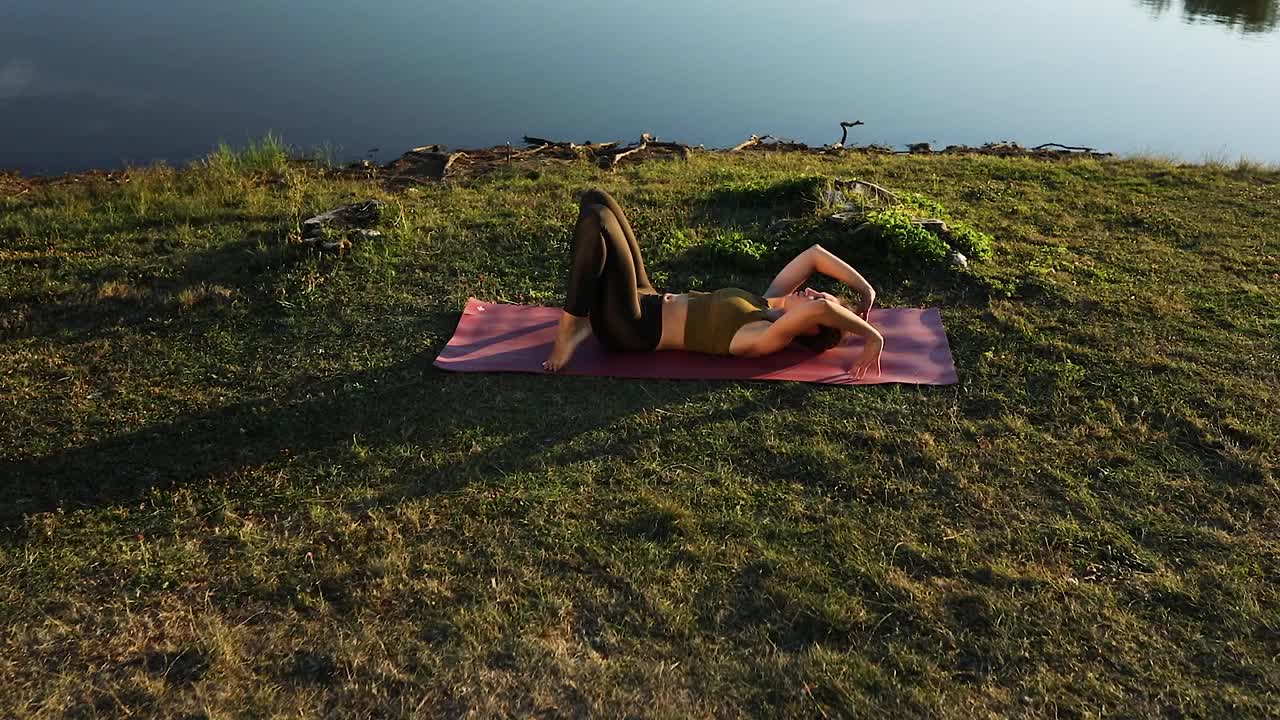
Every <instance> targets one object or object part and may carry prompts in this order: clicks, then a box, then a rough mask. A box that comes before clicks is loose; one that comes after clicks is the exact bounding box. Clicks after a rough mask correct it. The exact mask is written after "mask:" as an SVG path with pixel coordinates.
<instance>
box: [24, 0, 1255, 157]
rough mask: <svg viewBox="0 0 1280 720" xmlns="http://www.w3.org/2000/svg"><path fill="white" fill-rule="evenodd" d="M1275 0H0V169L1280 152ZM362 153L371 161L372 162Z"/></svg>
mask: <svg viewBox="0 0 1280 720" xmlns="http://www.w3.org/2000/svg"><path fill="white" fill-rule="evenodd" d="M1278 4H1280V0H1056V1H1050V0H1041V1H1040V2H1027V0H976V1H974V2H957V0H914V1H904V2H876V1H873V0H867V1H865V2H850V1H849V0H840V1H836V0H807V1H798V2H794V3H789V4H785V5H784V4H782V3H766V2H760V1H759V0H740V1H739V2H737V3H732V4H728V3H723V2H714V3H712V2H697V1H696V0H693V1H681V2H676V1H674V0H648V1H647V2H643V3H641V2H622V3H598V2H591V3H588V2H583V1H582V0H557V1H555V2H552V1H551V0H510V1H506V2H504V1H499V0H435V1H434V2H429V1H422V2H408V1H407V0H386V1H385V2H381V3H369V4H367V6H366V5H365V4H360V3H350V2H341V3H339V2H334V1H331V0H308V1H307V2H302V1H300V0H295V1H293V2H285V1H276V2H271V1H268V2H262V1H261V0H254V1H252V2H249V1H246V0H222V1H221V2H217V3H199V4H195V3H184V2H173V1H172V0H163V1H159V0H129V1H127V2H110V3H108V2H97V1H94V0H80V1H79V2H71V1H65V2H64V1H61V0H59V1H57V2H51V1H50V0H4V1H3V3H0V168H17V169H20V170H22V171H24V172H27V173H52V172H62V171H69V170H77V169H84V168H91V167H97V168H111V167H120V166H122V165H124V164H141V163H148V162H152V161H156V160H166V161H169V162H173V163H178V162H183V161H187V160H190V159H192V158H195V157H199V156H200V155H202V154H204V153H205V152H207V151H208V150H209V149H210V148H211V147H212V146H213V145H215V144H216V143H217V142H218V141H219V140H225V141H228V142H231V143H233V144H240V143H243V142H245V141H246V140H248V139H251V138H259V137H262V136H263V135H264V134H265V133H267V132H268V131H271V132H274V133H276V134H277V135H279V136H281V137H283V138H284V140H285V141H286V142H288V143H289V144H291V145H293V146H296V147H298V148H300V149H303V150H307V151H310V150H317V149H322V148H323V149H324V152H326V153H327V154H328V155H329V156H330V157H332V158H334V159H337V160H351V159H358V158H360V157H364V156H369V157H371V158H373V159H375V160H378V161H387V160H390V159H392V158H394V157H396V156H398V155H399V154H400V153H401V152H403V151H404V150H406V149H408V148H410V147H413V146H417V145H425V144H429V143H442V144H445V145H448V146H451V147H481V146H491V145H496V144H501V143H505V142H508V141H510V142H512V143H516V144H519V143H520V139H521V137H522V136H523V135H525V134H530V135H538V136H542V137H549V138H556V139H566V140H577V141H586V140H594V141H597V142H599V141H604V140H630V139H635V138H638V136H639V135H640V133H641V132H650V133H653V134H655V135H657V136H658V137H660V138H663V139H671V140H679V141H682V142H687V143H690V144H704V145H706V146H708V147H725V146H731V145H734V144H736V143H738V142H740V141H741V140H743V139H745V138H746V137H748V136H749V135H751V134H753V133H754V134H766V133H767V134H770V135H773V136H775V137H785V138H788V139H794V140H798V141H802V142H807V143H810V144H824V143H829V142H834V141H836V140H838V139H839V138H840V128H839V123H840V121H842V120H850V121H852V120H862V121H863V122H864V123H866V124H865V126H862V127H858V128H855V129H853V130H851V131H850V142H851V143H857V144H867V143H873V142H874V143H882V144H886V145H895V146H898V147H901V146H903V145H904V144H906V143H912V142H931V143H933V144H934V146H935V147H940V146H945V145H949V144H959V143H964V144H981V143H983V142H988V141H993V140H1014V141H1017V142H1020V143H1022V144H1024V145H1038V144H1040V143H1046V142H1058V143H1065V144H1068V145H1087V146H1090V147H1095V148H1098V149H1101V150H1109V151H1115V152H1120V153H1138V152H1150V153H1159V154H1165V155H1174V156H1177V157H1181V158H1184V159H1188V160H1204V159H1218V160H1235V159H1237V158H1239V157H1241V156H1247V157H1249V158H1252V159H1256V160H1263V161H1270V162H1277V161H1280V130H1278V128H1280V80H1277V76H1278V75H1280V32H1277V26H1278V24H1280V11H1278V8H1277V6H1278ZM375 148H378V149H379V150H377V151H374V149H375Z"/></svg>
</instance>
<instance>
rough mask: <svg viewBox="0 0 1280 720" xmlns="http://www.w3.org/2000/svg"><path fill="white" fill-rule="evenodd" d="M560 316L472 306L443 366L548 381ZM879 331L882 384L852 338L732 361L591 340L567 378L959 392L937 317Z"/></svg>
mask: <svg viewBox="0 0 1280 720" xmlns="http://www.w3.org/2000/svg"><path fill="white" fill-rule="evenodd" d="M560 313H561V310H560V308H550V307H537V306H532V305H505V304H502V303H490V302H482V301H480V300H477V299H475V298H471V299H470V300H468V301H467V308H466V309H465V310H463V311H462V319H461V321H459V322H458V329H457V331H456V332H454V334H453V337H452V338H451V339H450V340H449V344H448V345H446V346H445V348H444V350H442V351H441V352H440V355H439V357H437V358H436V362H435V365H436V367H438V368H443V369H445V370H454V371H457V372H529V373H540V374H542V373H546V371H545V370H543V369H542V361H543V360H546V359H547V354H548V353H550V352H551V345H552V343H553V342H554V341H555V334H556V324H557V323H558V322H559V320H560ZM871 324H872V325H875V326H876V328H877V329H879V330H880V332H881V334H883V335H884V353H883V355H882V356H881V361H880V367H881V373H880V375H879V376H876V375H874V374H872V375H871V376H869V377H866V378H863V379H862V380H856V381H855V380H854V379H853V377H852V376H851V375H850V374H849V373H848V371H847V369H848V368H849V367H850V366H852V365H853V363H854V360H855V359H856V358H857V357H858V353H859V352H860V351H861V349H862V338H858V337H850V338H848V339H846V340H845V341H844V342H843V343H841V344H840V345H839V346H837V347H835V348H832V349H831V350H828V351H826V352H823V353H815V352H812V351H805V350H800V349H788V350H785V351H783V352H780V353H774V354H773V355H767V356H765V357H759V358H741V357H724V356H718V355H705V354H702V353H692V352H684V351H679V350H663V351H661V352H650V353H622V352H610V351H608V350H606V349H605V348H604V347H603V346H601V345H600V343H599V342H598V341H597V340H596V339H595V337H588V338H587V339H586V340H584V341H583V343H582V344H581V345H580V346H578V350H577V352H575V353H574V355H573V358H572V359H571V360H570V361H569V364H568V366H566V367H565V368H563V369H561V371H560V372H559V374H560V375H603V376H609V377H628V378H671V379H682V380H691V379H709V380H798V381H801V382H813V383H825V384H829V385H874V384H877V383H912V384H917V385H953V384H955V383H956V382H957V380H956V366H955V362H954V361H953V360H952V359H951V347H950V346H949V345H947V334H946V332H945V331H944V330H943V329H942V316H941V315H939V314H938V311H937V310H936V309H929V310H916V309H910V308H886V309H874V310H872V311H871Z"/></svg>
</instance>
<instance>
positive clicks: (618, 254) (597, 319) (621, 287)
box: [564, 190, 662, 351]
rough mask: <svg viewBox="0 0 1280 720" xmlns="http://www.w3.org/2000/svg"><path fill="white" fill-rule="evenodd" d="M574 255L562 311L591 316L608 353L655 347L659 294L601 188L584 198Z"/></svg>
mask: <svg viewBox="0 0 1280 720" xmlns="http://www.w3.org/2000/svg"><path fill="white" fill-rule="evenodd" d="M572 253H573V254H572V257H571V258H570V261H569V283H568V289H567V291H566V293H565V302H564V309H565V312H567V313H569V314H570V315H576V316H577V317H589V318H591V330H592V332H594V333H595V335H596V337H598V338H599V339H600V342H601V343H603V344H604V346H605V347H607V348H609V349H610V350H631V351H641V350H653V349H654V348H656V347H658V342H659V341H661V340H662V296H661V295H658V291H657V290H654V289H653V284H652V283H650V282H649V276H648V275H647V274H646V273H645V271H644V260H643V259H642V258H641V257H640V245H639V244H638V243H637V242H636V234H635V233H634V232H633V231H632V230H631V225H630V224H629V223H628V222H627V217H626V215H624V214H623V213H622V208H621V207H619V206H618V202H617V201H616V200H614V199H613V198H612V197H610V196H609V194H608V193H606V192H604V191H603V190H588V191H587V192H585V193H583V195H582V202H581V203H580V204H579V209H578V224H577V226H576V227H574V230H573V250H572Z"/></svg>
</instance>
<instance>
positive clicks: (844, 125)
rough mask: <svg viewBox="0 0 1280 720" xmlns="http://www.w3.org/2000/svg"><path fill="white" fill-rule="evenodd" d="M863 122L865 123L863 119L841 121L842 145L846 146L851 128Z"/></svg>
mask: <svg viewBox="0 0 1280 720" xmlns="http://www.w3.org/2000/svg"><path fill="white" fill-rule="evenodd" d="M863 124H865V123H863V122H862V121H861V120H854V121H853V122H848V121H846V122H842V123H840V147H844V143H845V141H846V140H848V139H849V128H851V127H857V126H859V125H863Z"/></svg>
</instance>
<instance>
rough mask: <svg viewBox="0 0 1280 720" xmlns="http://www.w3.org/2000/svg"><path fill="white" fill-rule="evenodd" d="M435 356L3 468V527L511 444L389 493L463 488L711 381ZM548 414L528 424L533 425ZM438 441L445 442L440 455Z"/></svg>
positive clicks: (398, 484) (419, 471)
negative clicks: (194, 491)
mask: <svg viewBox="0 0 1280 720" xmlns="http://www.w3.org/2000/svg"><path fill="white" fill-rule="evenodd" d="M434 357H435V351H434V350H432V351H429V352H425V353H422V354H420V355H417V356H415V357H413V358H411V359H410V360H408V361H406V362H404V363H402V364H400V365H397V366H393V367H389V368H381V369H375V370H369V371H365V372H358V373H352V374H348V375H344V376H341V377H337V378H332V379H327V380H324V381H320V382H314V381H310V382H309V381H305V380H304V381H300V382H298V383H296V384H295V385H294V386H292V387H289V388H287V389H284V390H282V391H281V392H279V393H275V394H273V395H272V396H270V397H261V398H256V399H253V400H248V401H244V402H239V403H234V404H231V405H227V406H224V407H219V408H215V409H211V410H205V411H200V412H193V413H190V414H187V415H184V416H181V417H179V418H177V419H175V420H173V421H172V422H166V423H160V424H155V425H151V426H148V427H144V428H141V429H138V430H135V431H132V432H128V433H124V434H121V435H117V436H113V437H109V438H105V439H103V440H100V441H96V442H92V443H88V444H86V445H82V446H79V447H72V448H66V449H64V450H61V451H58V452H55V453H51V454H48V455H45V456H41V457H29V458H18V459H16V460H10V461H5V462H3V463H0V477H4V478H6V482H5V483H4V484H3V485H0V526H12V525H16V524H19V523H21V521H22V518H23V516H24V515H27V514H31V513H41V512H49V511H52V510H56V509H58V508H64V509H68V510H71V509H76V508H93V507H100V506H105V505H113V504H121V503H128V502H131V501H134V500H136V499H138V498H140V497H141V496H143V495H145V494H146V493H147V492H149V491H150V490H152V489H163V488H168V487H173V486H175V485H180V484H183V483H193V482H209V481H218V480H220V479H225V478H228V477H229V476H231V475H233V474H234V473H236V472H237V471H240V470H243V469H248V468H253V467H258V466H262V465H270V464H272V463H280V464H284V463H287V462H289V459H290V458H304V459H305V461H306V462H307V463H308V464H309V465H310V466H316V465H321V466H322V465H324V464H326V463H332V462H335V461H338V460H340V459H349V458H350V456H351V448H352V443H353V438H356V439H358V441H359V443H360V444H361V445H362V446H365V447H370V448H377V447H381V446H386V445H393V444H398V443H406V442H409V443H421V444H425V445H426V446H428V447H430V446H431V445H432V444H436V445H439V443H440V442H441V441H443V442H450V441H453V440H456V439H457V438H458V436H459V435H460V434H466V433H472V434H475V435H478V436H479V437H485V438H489V437H494V436H505V437H506V438H507V439H506V440H505V441H503V442H501V443H499V444H497V445H496V446H494V447H492V448H490V449H488V450H486V451H484V452H480V453H477V454H469V455H466V456H465V458H464V459H462V460H459V461H457V462H456V463H454V464H452V465H448V464H446V465H445V466H443V467H441V466H431V465H422V464H419V465H416V466H414V465H410V466H408V467H406V468H404V469H403V470H400V471H397V472H393V473H392V477H391V478H390V479H389V480H387V483H386V484H387V485H388V487H387V488H386V491H385V492H384V493H383V495H384V497H383V500H380V501H378V502H384V501H385V502H390V501H392V500H393V499H394V498H396V497H404V496H407V495H424V494H434V493H437V492H441V491H445V490H449V489H454V488H457V487H460V486H462V485H464V484H466V483H467V482H469V481H470V480H472V479H474V478H475V477H476V476H477V473H478V472H483V473H488V472H497V473H499V474H501V473H504V472H506V473H509V472H517V471H519V470H521V469H524V468H526V467H530V466H532V465H537V464H538V459H537V458H538V456H539V455H540V454H542V453H543V452H545V451H546V450H547V448H551V447H556V446H560V445H563V444H566V443H567V442H569V441H570V440H572V439H573V438H574V437H577V436H579V435H581V434H583V433H588V432H592V431H594V430H596V429H598V428H601V427H607V426H609V425H611V424H613V423H615V422H616V421H618V420H619V419H621V418H624V417H627V416H630V415H634V414H636V413H640V412H644V411H646V410H651V409H653V408H656V407H661V406H662V405H665V404H669V403H677V402H689V401H691V400H694V399H696V398H697V397H698V396H700V395H702V394H704V393H706V392H708V391H709V385H708V384H706V383H674V382H656V383H655V382H651V381H637V380H630V381H624V380H609V379H602V378H558V377H530V376H528V375H520V374H456V373H449V372H445V371H442V370H438V369H436V368H434V367H431V362H432V360H433V359H434ZM531 419H532V420H536V421H537V423H536V426H530V427H529V428H528V429H527V430H526V431H524V432H517V433H515V434H511V433H510V430H511V428H512V427H513V425H514V426H517V427H518V425H519V424H520V423H521V422H524V423H528V422H529V421H530V420H531ZM438 449H439V448H434V449H433V451H434V450H438Z"/></svg>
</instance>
